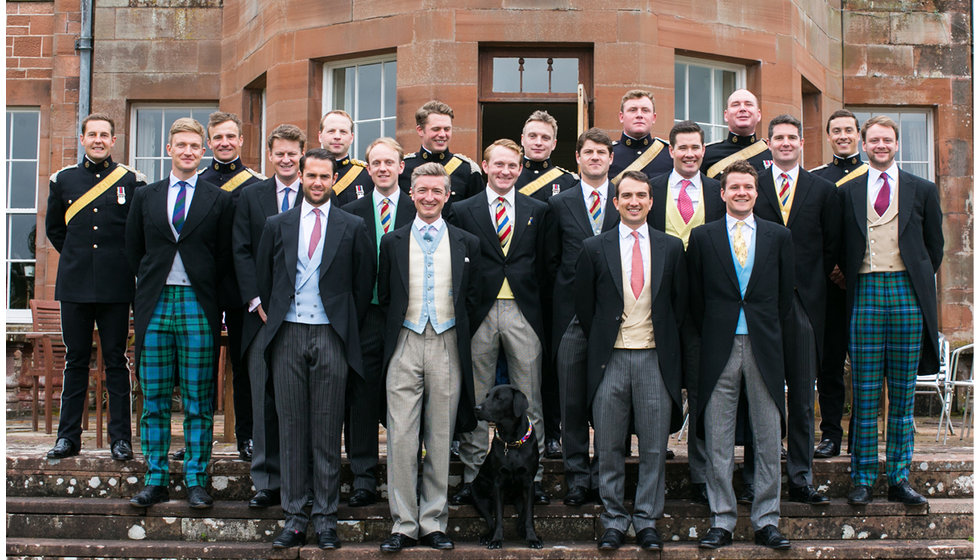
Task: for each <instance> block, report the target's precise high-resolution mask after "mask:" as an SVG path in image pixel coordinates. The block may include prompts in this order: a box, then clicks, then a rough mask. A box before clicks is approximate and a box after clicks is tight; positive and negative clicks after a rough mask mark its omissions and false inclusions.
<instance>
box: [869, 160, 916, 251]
mask: <svg viewBox="0 0 980 560" xmlns="http://www.w3.org/2000/svg"><path fill="white" fill-rule="evenodd" d="M914 181H915V178H914V177H913V176H912V175H910V174H908V173H906V172H904V171H902V170H899V171H898V235H899V237H901V236H902V232H903V231H905V226H907V225H908V224H909V219H910V218H911V217H912V206H914V202H913V199H914V198H915V192H914V191H913V189H912V185H913V182H914ZM902 185H905V187H904V188H903V187H902ZM864 199H865V200H867V199H868V197H864Z"/></svg>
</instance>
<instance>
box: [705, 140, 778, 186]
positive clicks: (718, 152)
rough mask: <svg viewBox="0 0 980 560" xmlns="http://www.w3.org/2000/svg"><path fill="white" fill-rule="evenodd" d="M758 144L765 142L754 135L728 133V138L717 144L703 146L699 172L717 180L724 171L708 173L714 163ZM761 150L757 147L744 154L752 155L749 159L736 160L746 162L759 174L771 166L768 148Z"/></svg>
mask: <svg viewBox="0 0 980 560" xmlns="http://www.w3.org/2000/svg"><path fill="white" fill-rule="evenodd" d="M758 142H763V143H765V140H759V139H758V138H757V137H756V135H755V134H753V135H751V136H739V135H738V134H735V133H734V132H732V131H728V138H725V139H724V140H719V141H717V142H712V143H710V144H708V145H707V146H705V148H704V160H702V161H701V172H702V173H704V174H705V175H707V176H708V177H711V178H712V179H717V178H718V176H719V175H721V172H722V171H724V169H718V170H716V171H715V172H714V173H711V172H709V171H710V170H711V168H712V167H713V166H714V165H715V164H716V163H718V162H720V161H721V160H723V159H725V158H727V157H728V156H731V155H733V154H737V153H739V152H741V151H742V150H745V149H746V148H752V147H753V146H755V145H756V143H758ZM761 148H762V147H761V146H759V147H758V148H754V149H752V150H751V151H749V152H747V153H746V154H744V155H749V154H752V155H750V157H740V158H738V159H744V160H747V161H748V162H749V163H750V164H752V167H754V168H755V170H756V171H757V172H758V173H760V174H761V173H762V172H763V171H765V170H766V169H769V166H770V165H772V152H771V151H769V147H768V146H766V148H765V149H761ZM725 167H727V166H725Z"/></svg>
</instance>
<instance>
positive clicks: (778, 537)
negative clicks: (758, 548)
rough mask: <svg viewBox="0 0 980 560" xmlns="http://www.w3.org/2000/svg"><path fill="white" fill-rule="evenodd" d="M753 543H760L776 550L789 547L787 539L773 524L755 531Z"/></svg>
mask: <svg viewBox="0 0 980 560" xmlns="http://www.w3.org/2000/svg"><path fill="white" fill-rule="evenodd" d="M755 544H761V545H762V546H766V547H769V548H773V549H776V550H786V549H787V548H789V546H790V545H789V539H787V538H786V537H784V536H783V534H782V533H780V532H779V529H777V528H776V526H775V525H766V526H765V527H763V528H761V529H759V530H758V531H756V532H755Z"/></svg>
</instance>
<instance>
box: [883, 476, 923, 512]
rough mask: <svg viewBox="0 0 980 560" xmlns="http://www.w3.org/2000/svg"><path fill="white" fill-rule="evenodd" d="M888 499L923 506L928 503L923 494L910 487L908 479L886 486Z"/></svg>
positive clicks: (908, 504)
mask: <svg viewBox="0 0 980 560" xmlns="http://www.w3.org/2000/svg"><path fill="white" fill-rule="evenodd" d="M888 501H889V502H901V503H903V504H905V505H907V506H924V505H926V504H928V503H929V500H927V499H926V497H925V496H923V495H922V494H919V493H918V492H916V491H915V490H913V489H912V486H910V485H909V481H908V480H903V481H901V482H899V483H898V484H897V485H895V486H889V487H888Z"/></svg>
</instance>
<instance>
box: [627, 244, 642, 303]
mask: <svg viewBox="0 0 980 560" xmlns="http://www.w3.org/2000/svg"><path fill="white" fill-rule="evenodd" d="M630 235H632V236H633V266H632V267H631V270H630V288H633V297H635V298H639V297H640V290H642V289H643V253H641V252H640V234H639V233H637V232H635V231H634V232H633V233H631V234H630Z"/></svg>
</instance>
